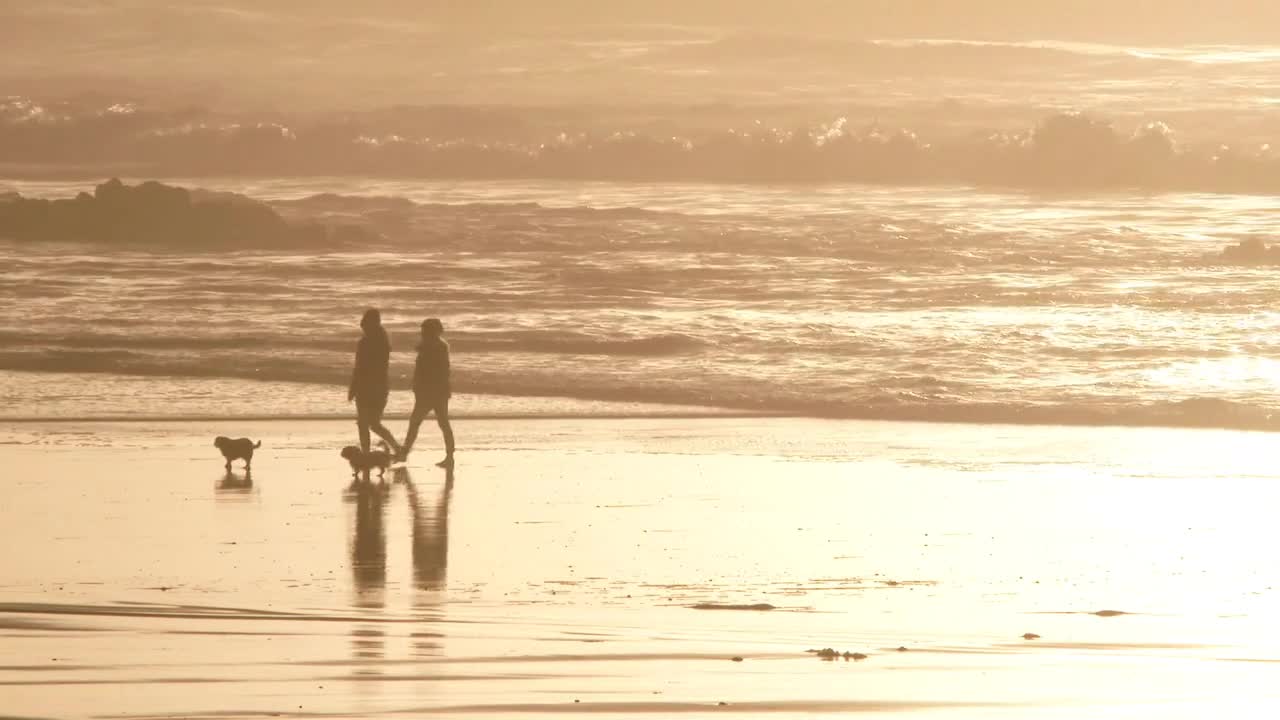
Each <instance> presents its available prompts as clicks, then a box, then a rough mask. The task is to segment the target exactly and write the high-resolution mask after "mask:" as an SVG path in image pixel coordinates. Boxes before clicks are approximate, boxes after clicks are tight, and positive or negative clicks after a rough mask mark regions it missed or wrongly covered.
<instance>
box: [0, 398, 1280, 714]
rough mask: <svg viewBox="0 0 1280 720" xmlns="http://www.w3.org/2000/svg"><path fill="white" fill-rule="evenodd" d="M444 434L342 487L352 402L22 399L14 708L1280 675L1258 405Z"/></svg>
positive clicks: (895, 695) (1241, 704)
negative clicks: (35, 415)
mask: <svg viewBox="0 0 1280 720" xmlns="http://www.w3.org/2000/svg"><path fill="white" fill-rule="evenodd" d="M396 430H397V432H402V429H401V428H400V427H399V426H398V425H397V426H396ZM433 431H434V426H430V425H428V426H426V427H425V428H424V438H423V441H422V443H421V444H420V448H421V451H420V454H419V455H418V456H416V457H414V458H413V459H411V461H410V463H409V465H408V466H407V467H406V468H404V469H403V470H399V471H397V472H395V473H393V474H389V475H388V477H387V482H386V483H385V484H375V485H356V486H352V484H351V480H350V474H349V472H348V471H347V469H346V468H345V466H344V464H343V461H342V460H341V458H339V457H338V456H337V449H338V448H339V447H340V446H341V445H343V444H345V443H346V442H348V441H349V436H350V435H351V433H352V428H351V425H350V423H346V422H332V421H309V422H288V423H285V422H248V423H247V422H240V423H68V422H59V423H45V424H42V423H8V424H0V466H2V467H3V468H5V470H6V472H5V479H4V483H5V501H4V502H3V503H0V528H2V530H0V533H2V535H0V540H2V541H3V545H4V547H5V553H4V558H5V559H4V562H3V563H0V637H3V640H0V716H3V717H33V718H85V717H213V716H216V717H268V716H297V717H310V716H323V717H376V716H382V715H385V716H403V717H416V716H422V715H427V714H437V713H443V714H468V715H471V716H476V717H486V718H487V717H504V716H521V717H523V716H527V715H528V714H530V713H540V714H544V715H549V716H558V715H569V714H574V715H577V714H592V715H602V716H607V715H633V714H636V713H645V714H650V715H655V716H665V715H671V714H679V715H681V716H688V715H701V714H706V715H711V714H715V715H721V716H723V715H729V716H736V715H748V714H759V713H767V714H768V715H769V716H771V717H809V716H812V715H816V714H834V715H840V714H850V713H859V714H864V715H875V714H880V713H893V714H895V715H899V716H900V715H903V714H906V715H913V714H928V715H930V716H946V717H966V718H968V717H973V718H977V717H1055V718H1056V717H1160V718H1172V717H1204V716H1219V715H1222V714H1226V713H1238V714H1241V715H1243V716H1248V717H1253V716H1262V715H1270V714H1272V713H1273V712H1274V711H1275V709H1276V708H1277V707H1280V691H1277V690H1275V689H1274V687H1275V683H1274V682H1272V678H1273V677H1274V668H1275V667H1276V665H1275V664H1274V663H1275V662H1278V661H1280V622H1277V621H1278V620H1280V605H1278V603H1277V602H1276V600H1277V596H1276V590H1275V588H1276V587H1280V570H1277V569H1276V564H1275V563H1274V562H1271V561H1270V560H1269V559H1268V558H1269V554H1270V549H1271V548H1273V547H1275V546H1276V545H1277V541H1280V537H1278V535H1280V531H1278V530H1277V526H1276V525H1275V523H1274V521H1273V520H1272V514H1273V510H1274V508H1275V507H1276V506H1277V500H1280V484H1278V483H1277V480H1280V471H1278V470H1277V468H1276V467H1275V463H1274V462H1272V460H1273V456H1274V452H1273V448H1274V445H1275V442H1276V441H1275V438H1274V437H1273V436H1270V435H1266V434H1256V433H1237V432H1225V431H1224V432H1213V431H1185V430H1143V429H1090V428H1046V427H984V426H948V425H914V424H895V423H865V422H826V421H816V420H814V421H809V420H781V419H697V420H679V419H671V418H666V419H637V420H599V419H597V420H541V421H529V420H520V421H514V420H505V421H504V420H485V421H479V420H477V421H466V422H461V423H459V424H458V432H459V438H460V447H462V450H461V451H460V454H459V462H458V466H457V469H456V471H455V472H454V473H453V474H452V476H448V475H446V473H445V472H444V471H443V470H440V469H438V468H435V467H434V466H432V465H431V463H432V462H433V461H434V460H436V459H437V457H436V451H435V449H434V447H433V443H434V442H435V441H436V440H438V438H436V437H435V436H434V435H433ZM218 434H229V435H249V436H251V437H255V438H261V439H262V441H263V448H262V450H261V451H259V455H258V456H257V458H256V460H255V470H254V472H253V474H252V477H251V479H246V478H245V477H244V474H243V472H241V471H240V470H239V469H238V468H237V470H236V471H235V472H234V473H233V474H232V475H230V476H227V475H224V473H223V470H222V463H221V459H220V457H218V455H217V452H216V450H215V449H214V448H213V447H212V446H211V441H212V437H213V436H214V435H218ZM1026 633H1030V634H1033V635H1035V636H1038V637H1030V636H1028V638H1024V637H1023V636H1024V634H1026ZM827 647H830V648H833V649H835V650H837V651H840V652H845V651H848V652H850V653H859V654H861V655H865V656H866V657H865V658H862V659H852V656H851V659H849V660H845V659H843V658H841V659H838V660H835V661H825V660H823V659H820V658H818V657H816V656H815V655H814V654H812V653H807V652H806V650H810V649H822V648H827ZM735 658H741V660H740V661H738V660H735ZM722 703H723V704H722Z"/></svg>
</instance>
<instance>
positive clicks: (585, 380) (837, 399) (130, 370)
mask: <svg viewBox="0 0 1280 720" xmlns="http://www.w3.org/2000/svg"><path fill="white" fill-rule="evenodd" d="M0 370H14V371H22V372H36V373H76V374H90V375H92V374H110V375H125V376H137V377H145V378H151V379H152V380H153V381H154V382H156V383H158V384H163V383H164V382H165V379H166V378H175V377H178V378H209V379H217V378H234V379H241V380H257V381H266V382H277V383H279V382H288V383H293V384H297V385H300V386H305V385H313V386H315V387H316V392H317V393H321V392H326V393H337V392H338V390H337V388H338V387H340V386H342V385H344V384H345V382H346V380H347V373H346V371H345V370H344V369H342V368H339V367H338V366H336V365H331V364H326V363H316V362H307V361H305V360H301V359H299V358H290V357H288V356H272V357H265V356H264V357H257V358H253V359H252V360H250V361H246V360H245V359H244V358H242V357H237V356H236V355H234V354H232V355H227V356H223V357H214V358H208V357H206V358H203V359H202V360H199V361H195V362H193V361H191V360H189V359H188V358H186V357H185V356H183V357H179V356H172V357H157V356H155V355H149V354H139V353H132V352H128V351H121V350H96V351H87V350H45V351H3V350H0ZM901 380H902V382H900V383H899V384H900V385H902V386H903V387H915V388H917V390H916V391H907V390H904V391H897V392H884V391H882V390H879V389H876V388H862V389H861V390H859V391H857V392H854V393H852V394H851V393H850V392H849V388H848V387H836V386H833V387H828V388H821V387H817V388H815V387H811V386H806V388H805V390H804V391H797V390H795V389H792V388H787V387H785V386H774V387H770V386H769V385H768V384H767V383H765V384H761V383H751V384H750V385H749V386H745V385H741V384H738V383H737V382H731V381H729V380H727V379H724V380H723V381H722V382H718V383H707V382H698V381H681V380H679V379H668V380H666V381H663V382H654V381H652V380H636V379H627V378H620V377H609V378H602V377H594V378H592V377H583V376H578V375H575V374H574V373H572V372H564V373H559V372H555V371H552V370H547V371H542V372H525V373H522V374H517V373H502V372H496V371H487V372H486V371H469V372H466V373H465V374H464V375H463V376H462V377H461V378H460V379H459V380H458V381H456V382H455V389H456V391H457V392H460V393H468V394H474V395H484V396H502V397H523V398H538V397H560V398H570V399H574V400H581V401H595V402H607V403H639V404H646V405H671V406H679V407H681V408H685V409H686V410H687V409H689V408H705V409H706V410H707V411H708V412H715V413H723V412H726V411H733V412H742V413H749V414H767V415H783V416H797V417H801V416H803V417H815V418H830V419H862V420H892V421H912V422H943V423H987V424H1032V425H1090V426H1109V425H1115V426H1151V427H1188V428H1222V429H1244V430H1264V431H1280V411H1278V410H1277V409H1276V408H1272V407H1267V406H1264V405H1258V404H1255V403H1249V402H1241V401H1236V400H1230V399H1225V398H1220V397H1212V396H1201V397H1189V398H1179V399H1172V400H1166V401H1157V402H1152V401H1146V400H1141V399H1139V398H1132V397H1130V398H1126V397H1124V396H1122V395H1114V394H1113V395H1110V396H1106V397H1105V398H1102V397H1100V398H1095V399H1091V400H1089V401H1084V400H1080V399H1076V400H1065V399H1064V401H1062V402H1057V403H1053V402H974V401H966V400H963V399H960V398H957V397H955V396H953V395H950V394H948V393H938V392H932V391H934V390H939V389H945V388H941V387H940V386H941V383H942V381H941V380H939V379H937V378H929V377H920V378H914V379H912V378H902V379H901ZM324 388H329V389H327V390H326V389H324ZM393 389H394V390H396V391H398V392H407V391H408V389H409V385H408V378H407V377H405V376H404V375H399V376H394V374H393ZM952 389H954V388H952ZM121 402H124V401H121ZM105 404H106V405H107V406H110V404H111V401H110V400H107V401H106V402H105ZM103 405H104V402H103V400H101V399H99V400H98V401H97V402H96V403H95V408H96V411H97V412H100V413H102V412H106V414H108V415H109V414H111V412H107V411H103V410H102V406H103ZM548 408H549V409H548V414H549V415H555V414H557V413H558V412H561V411H562V408H560V407H559V406H558V405H555V404H550V405H549V406H548ZM239 410H240V411H244V412H249V413H254V414H255V416H259V415H261V413H260V412H255V411H254V410H253V409H252V408H240V409H239ZM129 411H130V409H129V408H124V407H122V408H121V409H120V410H119V411H118V412H119V413H123V414H128V412H129ZM11 414H12V413H11ZM529 414H530V411H529V410H528V409H527V408H525V409H524V410H522V412H521V415H522V416H524V415H529ZM532 414H533V415H535V416H536V414H537V413H536V412H533V413H532ZM18 415H21V416H22V417H24V418H36V417H40V411H39V408H28V409H23V410H21V412H19V413H18Z"/></svg>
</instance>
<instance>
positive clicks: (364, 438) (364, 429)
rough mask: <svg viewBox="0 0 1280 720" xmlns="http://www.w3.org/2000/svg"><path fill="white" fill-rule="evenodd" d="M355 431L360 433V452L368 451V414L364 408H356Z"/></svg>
mask: <svg viewBox="0 0 1280 720" xmlns="http://www.w3.org/2000/svg"><path fill="white" fill-rule="evenodd" d="M356 431H357V432H358V433H359V434H360V450H361V452H369V416H368V414H367V413H366V412H365V409H364V408H357V409H356Z"/></svg>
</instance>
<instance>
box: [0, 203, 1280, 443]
mask: <svg viewBox="0 0 1280 720" xmlns="http://www.w3.org/2000/svg"><path fill="white" fill-rule="evenodd" d="M177 182H178V183H179V184H184V185H199V186H201V187H206V188H213V189H218V190H230V191H235V192H239V193H244V194H246V195H248V196H250V197H253V198H257V199H260V200H264V201H267V202H269V203H271V205H272V206H273V207H274V208H276V209H277V210H278V211H279V212H280V213H281V214H283V215H285V216H286V217H290V218H292V219H317V218H319V219H325V220H327V221H335V219H340V220H342V221H345V222H355V223H360V224H364V225H366V226H368V227H372V228H376V229H377V230H378V231H379V232H380V233H381V237H382V240H380V241H377V242H375V243H372V244H369V245H368V246H364V247H360V248H352V247H349V246H346V245H342V246H335V247H331V248H324V247H316V248H305V249H297V250H279V249H262V250H255V249H247V250H236V251H227V252H222V251H219V252H212V251H207V250H200V249H190V248H184V247H183V242H182V238H174V241H173V244H172V247H168V248H164V249H162V250H159V251H157V250H155V249H151V248H149V249H145V250H140V249H120V248H114V249H113V248H102V247H94V246H92V245H84V246H75V247H68V246H48V245H40V244H32V243H18V242H5V243H4V244H0V261H2V262H3V263H4V266H5V268H6V272H5V273H4V275H3V277H2V278H0V298H3V299H4V302H3V304H2V305H0V307H2V308H3V309H0V370H3V371H4V373H5V375H4V379H3V380H0V382H3V383H4V386H5V388H6V391H7V392H6V394H8V395H9V396H10V397H11V398H16V401H11V402H9V403H6V405H5V407H4V408H3V409H2V410H0V412H3V413H4V414H5V415H6V416H9V417H51V416H52V417H62V416H70V417H77V416H84V415H92V416H135V417H136V416H147V415H156V414H158V415H161V416H168V415H177V416H192V415H228V416H243V415H247V416H255V417H265V416H276V415H280V416H298V415H308V416H328V415H341V414H344V413H346V412H349V411H347V410H346V409H345V408H344V406H343V404H342V400H343V395H344V393H343V385H344V384H345V382H346V379H347V377H348V373H349V370H350V363H351V359H352V352H353V348H354V343H355V340H356V339H357V338H358V334H359V330H358V320H359V317H360V314H361V313H362V312H363V310H364V308H366V307H378V308H381V309H382V312H383V315H384V318H385V322H386V325H387V327H388V329H389V331H390V333H391V339H392V344H393V348H394V351H395V354H394V357H393V371H392V374H393V377H395V378H396V379H397V381H398V383H399V387H400V388H401V389H404V388H407V376H408V374H409V373H410V372H411V370H412V362H413V350H414V343H415V339H416V328H417V325H418V323H420V322H421V320H422V319H423V318H425V317H431V316H435V317H440V318H442V319H443V320H444V323H445V327H446V330H447V337H448V339H449V340H450V342H451V343H452V346H453V352H454V355H455V360H454V367H455V386H456V388H457V391H458V392H459V393H460V394H461V395H463V396H470V397H472V398H473V399H472V400H471V402H472V403H473V405H471V406H470V407H473V408H474V409H475V411H477V412H487V413H490V414H495V413H496V414H499V415H501V414H504V413H507V412H516V413H519V414H535V415H536V414H540V413H544V414H574V413H579V412H591V410H590V409H589V406H590V405H591V404H592V403H595V402H605V403H622V404H624V405H623V406H621V408H620V409H618V410H617V411H618V412H621V413H623V414H629V412H630V410H628V409H627V406H626V405H625V404H628V403H630V404H637V403H644V404H653V403H657V404H669V405H674V406H679V408H678V410H679V411H680V412H699V411H706V412H724V411H726V410H729V411H740V412H762V413H772V414H784V415H806V416H819V417H857V418H878V419H915V420H947V421H955V420H959V421H986V422H1035V423H1061V424H1081V423H1084V424H1111V423H1116V424H1154V425H1166V424H1171V425H1193V426H1210V427H1213V426H1222V427H1245V428H1263V429H1266V428H1272V427H1273V426H1274V424H1275V422H1276V421H1274V420H1273V419H1272V413H1273V412H1274V409H1275V408H1277V407H1280V392H1278V381H1280V363H1278V362H1277V360H1278V358H1280V333H1277V330H1278V329H1280V328H1278V327H1277V326H1278V325H1280V316H1278V315H1277V314H1276V313H1275V311H1274V309H1273V308H1274V305H1275V303H1276V300H1277V289H1276V286H1275V283H1274V282H1273V274H1274V269H1273V268H1271V267H1267V266H1240V265H1237V264H1233V263H1230V262H1226V261H1224V260H1223V259H1221V252H1222V250H1223V249H1224V248H1225V247H1227V246H1229V245H1234V244H1236V243H1238V242H1240V241H1241V240H1242V239H1246V238H1251V237H1253V238H1266V237H1267V235H1268V233H1269V232H1270V230H1271V227H1272V219H1273V217H1274V206H1275V202H1274V199H1273V198H1271V197H1269V196H1262V195H1241V194H1233V195H1228V194H1203V193H1200V194H1188V193H1159V194H1154V193H1137V192H1127V193H1107V194H1098V193H1092V194H1083V193H1075V194H1045V193H1038V192H1030V191H1024V190H1004V191H996V190H992V189H983V188H975V187H933V186H927V187H921V186H875V185H848V184H823V185H792V186H764V185H750V184H733V185H730V184H677V183H660V184H655V183H643V184H642V183H618V182H590V183H588V182H567V181H503V182H498V181H475V182H440V181H414V180H395V181H392V180H376V179H364V178H319V179H287V180H285V179H256V180H230V179H218V178H200V179H178V180H177ZM6 185H8V186H9V187H12V188H13V189H15V190H17V191H19V192H21V193H23V194H24V195H31V196H53V197H61V196H69V195H73V194H74V193H75V192H76V191H79V190H82V189H86V185H85V183H83V182H81V181H66V182H62V181H59V182H51V181H44V182H34V181H30V182H19V181H10V182H8V183H6ZM88 189H91V188H88ZM32 373H42V374H32ZM49 373H57V375H51V374H49ZM85 373H92V374H90V375H85ZM130 378H145V382H131V381H130ZM246 381H248V382H246ZM264 388H270V391H265V390H264ZM402 394H404V395H407V393H402ZM516 398H523V399H521V400H514V399H516ZM533 398H546V399H545V400H537V399H533ZM406 402H407V400H406ZM513 402H514V403H515V405H512V404H511V403H513ZM584 402H585V403H586V405H585V406H584ZM393 407H395V406H393ZM462 407H463V408H464V409H465V408H466V407H468V406H467V405H463V406H462ZM597 409H598V408H597ZM673 411H674V410H673Z"/></svg>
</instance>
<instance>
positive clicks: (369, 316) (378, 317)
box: [360, 308, 382, 332]
mask: <svg viewBox="0 0 1280 720" xmlns="http://www.w3.org/2000/svg"><path fill="white" fill-rule="evenodd" d="M380 327H382V313H380V312H378V308H369V309H368V310H365V311H364V317H362V318H360V328H361V329H363V330H364V331H365V332H369V331H370V330H376V329H378V328H380Z"/></svg>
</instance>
